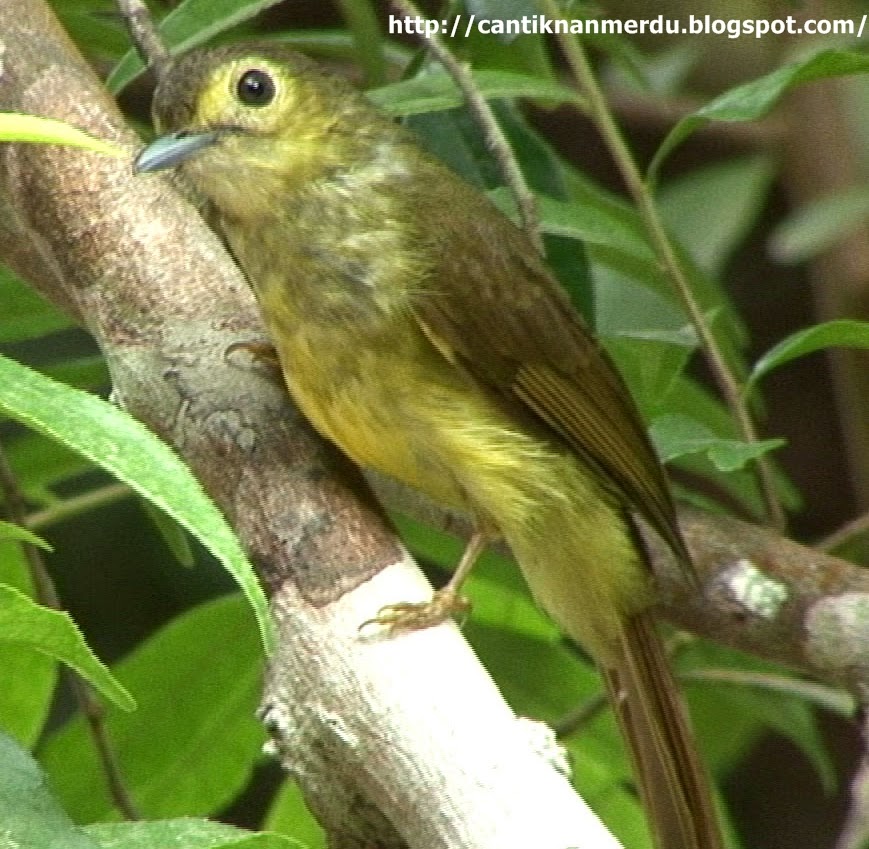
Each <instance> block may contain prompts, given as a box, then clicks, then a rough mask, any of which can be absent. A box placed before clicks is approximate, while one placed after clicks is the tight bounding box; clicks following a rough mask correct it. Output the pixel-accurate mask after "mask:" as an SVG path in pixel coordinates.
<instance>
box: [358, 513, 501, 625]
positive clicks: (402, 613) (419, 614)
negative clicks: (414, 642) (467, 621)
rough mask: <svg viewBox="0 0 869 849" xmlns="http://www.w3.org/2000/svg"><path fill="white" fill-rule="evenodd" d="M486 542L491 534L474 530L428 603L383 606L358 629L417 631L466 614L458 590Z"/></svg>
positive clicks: (465, 604) (467, 603)
mask: <svg viewBox="0 0 869 849" xmlns="http://www.w3.org/2000/svg"><path fill="white" fill-rule="evenodd" d="M490 539H491V534H490V533H488V532H487V531H485V530H482V529H479V528H477V529H475V530H474V533H473V534H472V535H471V538H470V539H469V540H468V544H467V546H466V547H465V551H464V553H463V554H462V559H461V560H459V565H458V566H457V567H456V571H455V572H453V576H452V577H451V578H450V580H449V581H448V583H447V584H446V586H444V587H443V588H442V589H439V590H438V591H437V592H436V593H435V594H434V595H433V596H432V597H431V600H430V601H423V602H417V603H414V602H398V603H397V604H387V605H386V606H385V607H381V608H380V610H379V611H378V613H377V616H375V617H374V618H373V619H369V620H368V621H366V622H363V623H362V625H360V626H359V629H360V630H362V629H363V628H366V627H367V626H368V625H383V626H384V627H386V628H387V629H388V630H389V631H390V633H394V632H395V631H419V630H422V629H423V628H431V627H432V626H434V625H440V624H441V622H444V621H446V620H447V619H449V618H450V616H453V615H455V614H465V613H467V612H468V610H469V609H470V607H471V603H470V602H469V601H468V600H467V599H466V598H463V597H462V596H461V595H460V593H459V590H460V589H461V586H462V583H463V582H464V580H465V578H467V576H468V573H469V572H470V571H471V569H472V568H473V566H474V563H476V562H477V558H478V557H479V556H480V555H481V554H482V553H483V551H484V549H485V548H486V546H487V545H488V544H489V540H490Z"/></svg>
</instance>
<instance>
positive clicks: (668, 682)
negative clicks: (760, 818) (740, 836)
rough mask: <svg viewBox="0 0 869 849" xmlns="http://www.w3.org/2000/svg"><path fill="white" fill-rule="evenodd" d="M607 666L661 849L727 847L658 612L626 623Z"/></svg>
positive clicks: (606, 675)
mask: <svg viewBox="0 0 869 849" xmlns="http://www.w3.org/2000/svg"><path fill="white" fill-rule="evenodd" d="M608 660H609V661H610V662H609V664H608V666H607V668H605V669H604V670H603V675H604V678H605V679H606V684H607V688H608V690H609V693H610V698H611V702H612V705H613V709H614V710H615V712H616V715H617V717H618V721H619V725H620V726H621V729H622V733H623V736H624V738H625V739H626V740H627V741H628V743H629V746H630V749H631V758H632V760H633V762H634V770H635V774H636V777H637V782H638V784H639V788H640V794H641V797H642V800H643V804H644V807H645V809H646V811H647V816H648V819H649V823H650V828H651V830H652V833H653V836H654V839H655V845H656V846H657V847H658V849H722V845H723V844H722V839H721V834H720V831H719V829H718V824H717V821H716V818H715V811H714V809H713V804H712V795H711V790H710V784H709V780H708V778H707V776H706V772H705V770H704V768H703V764H702V763H701V760H700V757H699V754H698V752H697V747H696V745H695V742H694V736H693V734H692V732H691V727H690V725H689V722H688V718H687V715H686V711H685V706H684V704H683V702H682V698H681V696H680V694H679V690H678V688H677V687H676V682H675V680H674V678H673V673H672V671H671V668H670V664H669V661H668V659H667V657H666V654H665V651H664V646H663V643H662V642H661V638H660V636H659V635H658V632H657V630H656V628H655V623H654V620H653V618H652V615H651V614H650V613H649V612H647V611H645V612H641V613H639V614H637V615H635V616H633V617H632V618H631V619H629V620H628V622H627V623H626V625H625V627H624V629H623V631H622V634H621V637H620V640H619V646H618V650H617V651H616V652H615V653H614V654H613V655H612V656H611V657H610V658H608Z"/></svg>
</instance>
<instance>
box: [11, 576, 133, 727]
mask: <svg viewBox="0 0 869 849" xmlns="http://www.w3.org/2000/svg"><path fill="white" fill-rule="evenodd" d="M0 643H5V644H6V645H15V646H23V647H24V648H26V649H32V650H34V651H38V652H41V653H42V654H45V655H48V656H49V657H52V658H56V659H57V660H61V661H63V662H64V663H65V664H66V665H67V666H70V667H71V668H72V669H74V670H75V671H76V672H78V674H79V675H81V676H82V678H85V679H87V680H88V681H89V682H90V683H91V684H93V686H94V687H96V688H97V689H98V690H99V691H100V692H101V693H102V694H103V695H104V696H105V697H106V698H107V699H109V700H111V701H112V702H113V703H114V704H116V705H117V706H118V707H120V708H121V709H122V710H127V711H129V710H133V709H134V708H135V706H136V703H135V701H134V700H133V697H132V696H131V695H130V694H129V693H128V692H127V691H126V690H125V689H124V688H123V687H122V686H121V685H120V684H119V683H118V682H117V681H116V680H115V678H114V677H113V676H112V674H111V673H110V672H109V670H108V669H107V668H106V667H105V666H103V664H102V663H101V662H100V660H99V658H98V657H97V656H96V655H95V654H94V653H93V652H92V651H91V650H90V648H89V647H88V645H87V643H86V642H85V639H84V637H83V636H82V634H81V631H79V629H78V626H77V625H76V624H75V622H73V621H72V617H71V616H70V615H69V614H68V613H66V612H65V611H60V610H50V609H49V608H47V607H42V606H41V605H38V604H36V603H35V602H33V601H31V599H29V598H28V597H27V596H26V595H25V594H24V593H22V592H21V591H20V590H17V589H15V588H14V587H10V586H7V585H5V584H0Z"/></svg>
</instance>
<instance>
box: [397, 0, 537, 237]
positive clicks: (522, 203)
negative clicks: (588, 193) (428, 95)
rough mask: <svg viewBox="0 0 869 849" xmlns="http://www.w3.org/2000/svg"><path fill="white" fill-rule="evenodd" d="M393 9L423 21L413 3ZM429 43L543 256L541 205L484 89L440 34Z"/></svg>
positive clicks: (404, 1) (408, 1)
mask: <svg viewBox="0 0 869 849" xmlns="http://www.w3.org/2000/svg"><path fill="white" fill-rule="evenodd" d="M392 5H393V6H395V7H396V8H397V9H399V10H400V11H401V12H402V13H404V14H405V15H407V16H409V17H413V18H422V17H423V15H422V13H421V12H420V10H419V9H418V8H417V6H416V5H415V4H414V3H413V2H412V0H392ZM426 42H427V43H428V46H429V48H430V49H431V52H432V53H433V54H434V56H435V58H436V59H437V60H438V62H440V63H441V65H443V66H444V68H445V69H446V71H447V73H448V74H449V75H450V76H451V77H452V78H453V80H454V81H455V83H456V85H457V86H458V87H459V90H460V91H461V92H462V95H463V96H464V98H465V102H466V103H467V105H468V109H469V110H470V112H471V115H472V116H473V117H474V120H475V121H476V122H477V124H478V125H479V126H480V128H481V129H482V131H483V135H484V137H485V140H486V146H487V147H488V149H489V150H490V151H491V152H492V155H493V156H494V157H495V160H496V161H497V163H498V168H499V169H500V171H501V175H502V176H503V178H504V182H505V183H506V184H507V186H508V187H509V188H510V191H511V192H512V193H513V196H514V197H515V198H516V206H517V207H518V210H519V219H520V221H521V222H522V229H523V230H524V231H525V234H526V235H527V236H528V238H529V239H531V242H532V243H533V244H534V247H535V248H537V250H538V252H539V253H541V254H542V253H543V238H542V236H541V235H540V222H539V220H538V217H537V202H536V200H535V198H534V193H533V192H532V191H531V189H530V188H529V186H528V183H527V182H526V180H525V175H524V174H523V173H522V169H521V168H520V167H519V163H518V162H517V160H516V157H515V156H514V155H513V150H512V149H511V147H510V142H509V141H507V137H506V136H505V135H504V132H503V130H502V129H501V126H500V125H499V124H498V120H497V118H495V113H494V112H493V111H492V108H491V107H490V106H489V104H488V103H487V102H486V98H485V97H483V95H482V94H481V93H480V89H479V88H478V87H477V84H476V83H475V82H474V77H473V75H472V74H471V72H470V71H469V70H468V67H467V65H464V64H462V63H461V62H459V60H458V59H456V57H455V56H454V55H453V54H452V53H451V52H450V50H449V49H448V48H447V47H446V45H445V44H444V43H443V41H442V40H441V38H440V36H438V35H437V34H434V35H428V36H426Z"/></svg>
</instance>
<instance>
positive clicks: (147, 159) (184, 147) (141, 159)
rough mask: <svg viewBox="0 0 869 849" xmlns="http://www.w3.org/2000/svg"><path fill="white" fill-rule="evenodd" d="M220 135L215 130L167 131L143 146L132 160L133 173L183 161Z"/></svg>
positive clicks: (162, 167) (166, 166)
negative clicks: (198, 131)
mask: <svg viewBox="0 0 869 849" xmlns="http://www.w3.org/2000/svg"><path fill="white" fill-rule="evenodd" d="M219 137H220V133H218V132H217V131H216V130H209V131H207V132H201V133H190V132H183V131H182V132H177V133H169V134H168V135H165V136H160V138H158V139H155V140H154V141H152V142H151V144H149V145H148V146H147V147H145V148H143V149H142V150H141V151H140V152H139V155H138V156H137V157H136V159H135V161H134V162H133V173H135V174H141V173H143V172H145V171H162V170H163V169H164V168H172V167H173V166H174V165H177V164H178V163H179V162H183V161H184V160H185V159H187V157H188V156H192V155H193V154H194V153H196V151H198V150H202V149H203V148H205V147H210V146H211V145H213V144H214V143H215V142H216V141H217V139H218V138H219Z"/></svg>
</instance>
